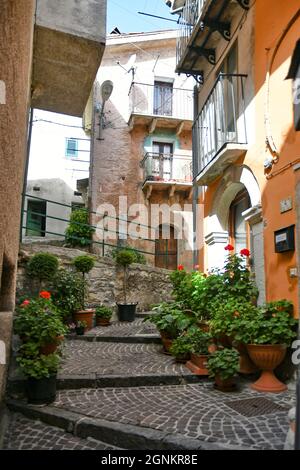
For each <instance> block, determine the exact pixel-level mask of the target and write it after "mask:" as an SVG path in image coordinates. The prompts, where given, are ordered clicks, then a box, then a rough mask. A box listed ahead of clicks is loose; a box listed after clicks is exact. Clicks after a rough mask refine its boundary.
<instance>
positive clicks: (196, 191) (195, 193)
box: [192, 85, 199, 266]
mask: <svg viewBox="0 0 300 470" xmlns="http://www.w3.org/2000/svg"><path fill="white" fill-rule="evenodd" d="M198 109H199V106H198V86H197V85H195V86H194V123H195V121H196V118H197V116H198V113H199V110H198ZM193 145H194V138H193V135H192V148H193V150H192V155H193V157H192V158H193V159H194V158H195V155H197V152H196V149H195V148H194V147H193ZM192 167H193V169H194V168H195V167H196V165H195V164H194V162H193V165H192ZM195 176H196V175H193V177H195ZM198 195H199V188H198V186H197V184H195V183H194V182H193V231H194V240H193V265H194V266H196V265H197V264H199V259H198V253H199V250H198V246H197V239H198V237H197V228H198V223H197V222H198V221H197V214H198V211H197V204H198Z"/></svg>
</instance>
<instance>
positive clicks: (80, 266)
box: [73, 255, 95, 278]
mask: <svg viewBox="0 0 300 470" xmlns="http://www.w3.org/2000/svg"><path fill="white" fill-rule="evenodd" d="M73 264H74V266H75V268H76V270H77V271H78V272H80V273H81V274H82V277H83V278H84V277H85V274H87V273H89V272H90V271H91V270H92V269H93V267H94V266H95V258H94V257H93V256H89V255H81V256H77V257H76V258H75V259H74V260H73Z"/></svg>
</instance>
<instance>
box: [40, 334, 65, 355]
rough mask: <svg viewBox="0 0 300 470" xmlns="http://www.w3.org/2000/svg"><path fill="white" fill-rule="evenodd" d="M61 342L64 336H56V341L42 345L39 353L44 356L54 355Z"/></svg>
mask: <svg viewBox="0 0 300 470" xmlns="http://www.w3.org/2000/svg"><path fill="white" fill-rule="evenodd" d="M63 340H64V336H57V337H56V340H55V341H53V342H52V343H47V344H44V346H41V347H40V353H41V354H43V355H44V356H49V355H50V354H53V353H55V351H56V350H57V348H58V346H59V345H60V344H61V343H62V341H63Z"/></svg>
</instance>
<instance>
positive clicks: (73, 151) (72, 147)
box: [66, 139, 78, 158]
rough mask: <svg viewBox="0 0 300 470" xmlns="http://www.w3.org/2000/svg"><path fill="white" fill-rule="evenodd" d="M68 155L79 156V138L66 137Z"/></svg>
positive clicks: (71, 156)
mask: <svg viewBox="0 0 300 470" xmlns="http://www.w3.org/2000/svg"><path fill="white" fill-rule="evenodd" d="M66 157H70V158H76V157H78V140H77V139H66Z"/></svg>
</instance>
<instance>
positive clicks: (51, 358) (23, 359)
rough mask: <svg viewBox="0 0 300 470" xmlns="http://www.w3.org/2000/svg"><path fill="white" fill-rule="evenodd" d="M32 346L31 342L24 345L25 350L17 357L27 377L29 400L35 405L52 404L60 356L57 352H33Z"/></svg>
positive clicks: (54, 396)
mask: <svg viewBox="0 0 300 470" xmlns="http://www.w3.org/2000/svg"><path fill="white" fill-rule="evenodd" d="M30 346H31V345H30V343H28V344H26V345H23V350H21V351H20V352H19V356H18V357H17V362H18V364H19V366H20V369H21V370H22V372H23V374H24V375H25V376H26V377H27V383H26V394H27V399H28V402H29V403H31V404H34V405H42V404H50V403H52V402H54V401H55V398H56V376H57V372H58V369H59V364H60V356H59V355H58V354H57V353H53V354H50V355H48V356H45V355H39V354H37V353H36V352H35V353H32V348H30ZM33 350H34V347H33Z"/></svg>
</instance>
